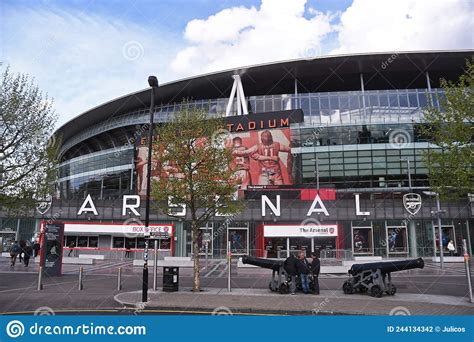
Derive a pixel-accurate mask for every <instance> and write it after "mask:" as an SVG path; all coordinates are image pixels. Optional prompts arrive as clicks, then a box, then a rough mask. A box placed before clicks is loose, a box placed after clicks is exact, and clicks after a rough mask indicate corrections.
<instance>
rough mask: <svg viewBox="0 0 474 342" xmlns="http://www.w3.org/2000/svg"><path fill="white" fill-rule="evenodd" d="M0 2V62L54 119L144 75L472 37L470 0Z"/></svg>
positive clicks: (437, 45) (426, 46)
mask: <svg viewBox="0 0 474 342" xmlns="http://www.w3.org/2000/svg"><path fill="white" fill-rule="evenodd" d="M0 6H1V7H0V9H1V13H0V29H1V31H2V32H1V38H0V39H1V41H0V44H1V45H0V48H1V54H0V57H1V61H2V62H3V64H2V68H5V67H6V66H7V65H9V66H10V68H11V69H12V71H15V72H22V73H29V74H30V75H32V76H34V77H35V80H36V83H37V84H38V85H39V86H40V87H41V89H43V90H44V91H45V92H47V93H48V94H49V96H50V97H52V98H54V105H55V108H56V110H57V112H58V115H59V122H58V125H60V124H63V123H64V122H66V121H68V120H70V119H71V118H73V117H75V116H77V115H78V114H80V113H82V112H84V111H85V110H87V109H90V108H92V107H94V106H97V105H99V104H101V103H103V102H106V101H109V100H111V99H113V98H116V97H119V96H122V95H125V94H127V93H130V92H134V91H138V90H140V89H143V88H145V87H146V85H147V84H146V79H147V76H148V75H150V74H156V75H158V77H159V79H160V82H161V83H163V82H167V81H173V80H176V79H179V78H182V77H188V76H192V75H197V74H202V73H206V72H213V71H219V70H223V69H228V68H233V67H239V66H245V65H252V64H257V63H266V62H272V61H278V60H285V59H291V58H307V59H308V58H309V59H310V58H317V57H319V56H324V55H337V54H345V53H368V52H380V51H412V50H445V49H472V48H473V45H474V44H473V34H472V32H474V27H473V20H472V17H474V9H473V6H474V1H471V0H417V1H415V0H307V1H305V0H291V1H288V0H256V1H247V0H241V1H238V0H227V1H226V0H224V1H213V0H195V1H191V0H188V1H184V0H177V1H164V0H163V1H156V0H155V1H152V0H136V1H119V0H109V1H90V0H88V1H85V0H77V1H22V0H16V1H12V0H3V1H2V2H1V4H0ZM369 18H370V19H369ZM230 81H231V80H229V82H230Z"/></svg>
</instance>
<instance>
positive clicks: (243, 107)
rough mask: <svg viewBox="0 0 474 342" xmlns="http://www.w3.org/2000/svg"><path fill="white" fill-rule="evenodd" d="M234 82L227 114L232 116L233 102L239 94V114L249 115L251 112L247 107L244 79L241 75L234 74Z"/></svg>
mask: <svg viewBox="0 0 474 342" xmlns="http://www.w3.org/2000/svg"><path fill="white" fill-rule="evenodd" d="M232 78H233V79H234V84H233V85H232V90H231V92H230V96H229V102H228V103H227V109H226V112H225V115H226V116H230V111H231V110H232V104H233V103H234V97H236V95H237V103H236V104H237V114H238V115H242V112H243V114H244V115H247V114H248V113H249V111H248V108H247V100H246V99H245V93H244V87H243V86H242V80H241V79H240V76H239V75H233V76H232Z"/></svg>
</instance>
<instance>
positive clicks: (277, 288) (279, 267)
mask: <svg viewBox="0 0 474 342" xmlns="http://www.w3.org/2000/svg"><path fill="white" fill-rule="evenodd" d="M242 262H243V263H244V264H249V265H254V266H258V267H261V268H267V269H269V270H272V280H270V283H269V284H268V287H269V289H270V290H271V291H273V292H278V293H281V294H288V293H290V284H291V277H290V276H289V275H288V271H287V270H286V269H285V261H284V260H274V259H262V258H256V257H251V256H248V255H245V256H243V257H242ZM295 278H296V284H295V285H296V289H297V290H302V287H301V281H300V279H299V276H298V275H297V276H296V277H295ZM309 288H310V290H311V291H312V292H313V293H314V292H315V291H316V288H315V285H314V281H313V277H312V276H311V275H310V276H309Z"/></svg>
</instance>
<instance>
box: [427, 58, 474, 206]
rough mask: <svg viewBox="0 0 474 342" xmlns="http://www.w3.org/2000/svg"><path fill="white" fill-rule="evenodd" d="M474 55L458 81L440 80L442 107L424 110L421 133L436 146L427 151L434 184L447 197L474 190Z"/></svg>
mask: <svg viewBox="0 0 474 342" xmlns="http://www.w3.org/2000/svg"><path fill="white" fill-rule="evenodd" d="M473 63H474V58H473V59H472V60H471V61H467V62H466V69H465V72H464V74H462V75H461V76H460V78H459V80H458V81H457V82H452V81H446V80H445V79H441V88H442V89H443V90H444V96H438V98H437V99H438V101H439V103H440V108H441V109H439V108H437V107H435V106H434V105H433V104H431V105H430V106H429V107H428V108H427V110H426V111H425V113H424V122H425V124H424V125H423V126H422V128H421V130H422V133H423V134H424V135H425V136H427V137H429V139H430V142H431V143H432V144H434V145H436V146H437V148H435V149H433V148H430V149H428V150H426V151H425V154H424V162H425V163H426V165H427V167H428V170H429V182H430V185H431V187H432V188H433V189H434V190H435V191H437V192H439V193H440V196H441V197H444V198H461V197H465V196H466V195H467V194H468V193H469V192H472V191H473V189H474V173H473V165H474V153H473V152H474V150H473V144H472V142H473V137H474V130H473V129H474V126H473V117H474V96H473V95H474V64H473Z"/></svg>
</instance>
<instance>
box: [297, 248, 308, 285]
mask: <svg viewBox="0 0 474 342" xmlns="http://www.w3.org/2000/svg"><path fill="white" fill-rule="evenodd" d="M310 268H311V266H310V264H309V263H308V260H306V257H305V252H304V251H301V252H300V253H299V258H298V263H297V266H296V269H297V271H298V274H299V275H300V280H301V287H302V289H303V293H304V294H307V293H309V284H308V283H309V281H308V275H309V272H310Z"/></svg>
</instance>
